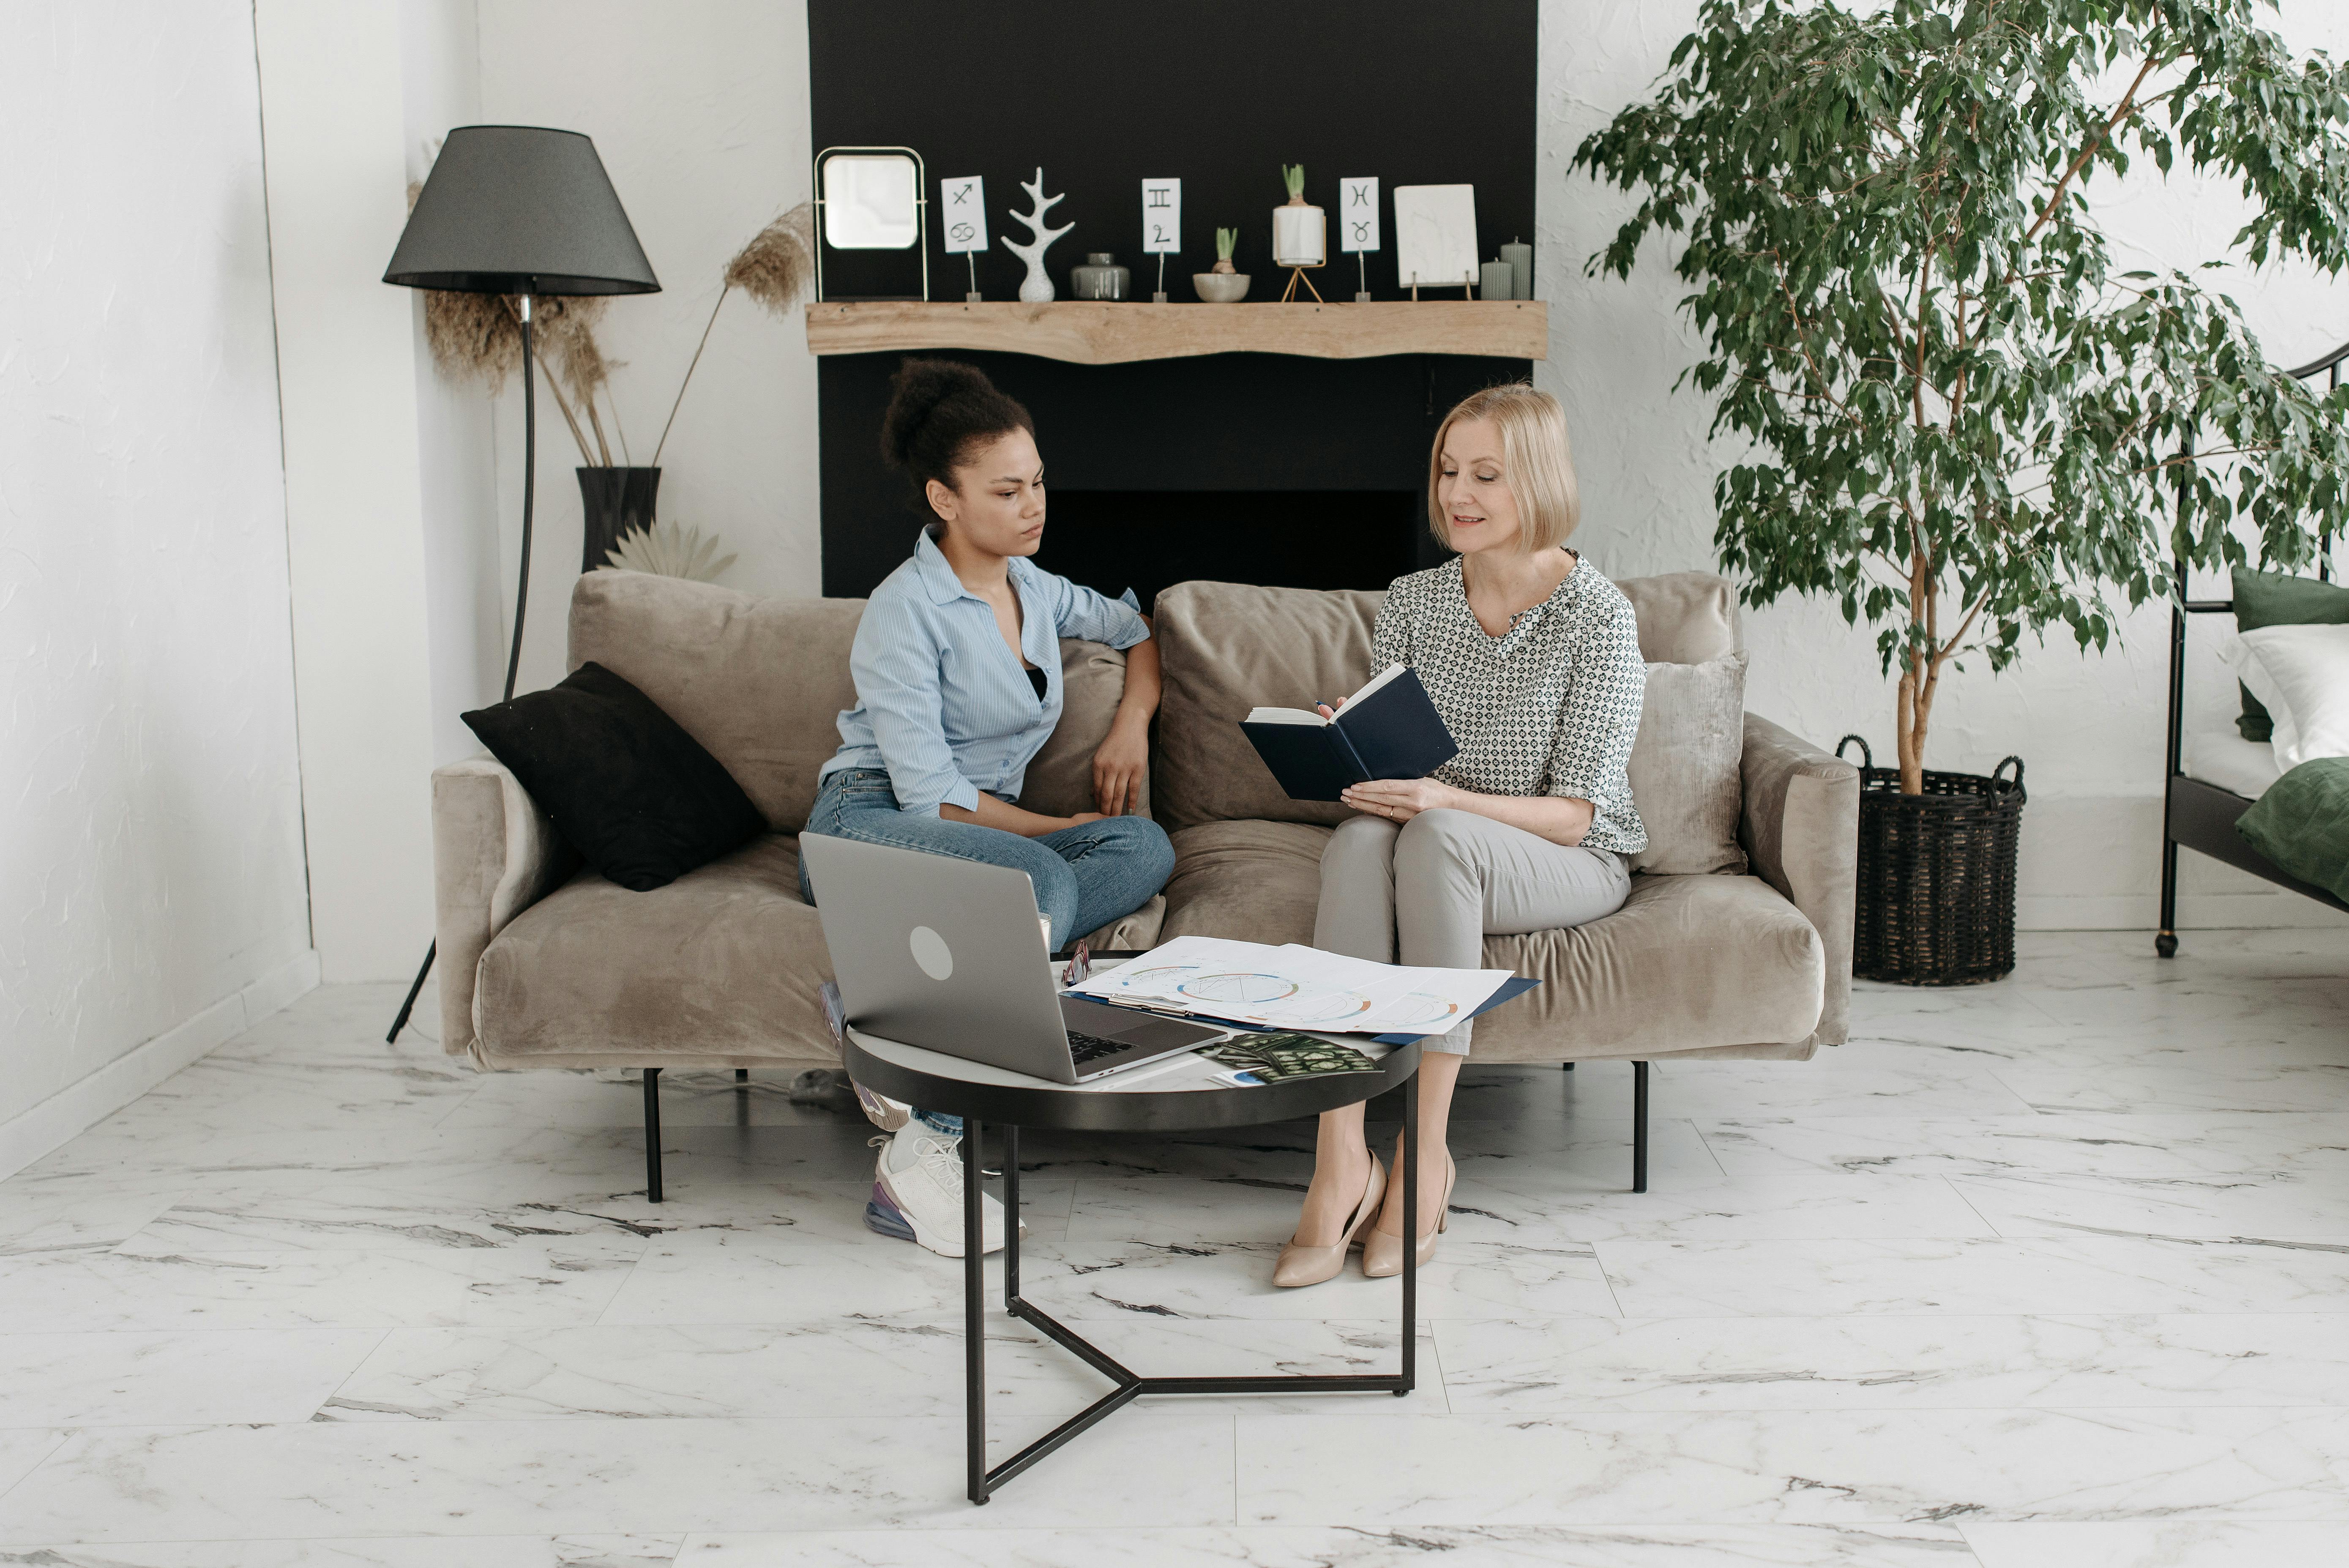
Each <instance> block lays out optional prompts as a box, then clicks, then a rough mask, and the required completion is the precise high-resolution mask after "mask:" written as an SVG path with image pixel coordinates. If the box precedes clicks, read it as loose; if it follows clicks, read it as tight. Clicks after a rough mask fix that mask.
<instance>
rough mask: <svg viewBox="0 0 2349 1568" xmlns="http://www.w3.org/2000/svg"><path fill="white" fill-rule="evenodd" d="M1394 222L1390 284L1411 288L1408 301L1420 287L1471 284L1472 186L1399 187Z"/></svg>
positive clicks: (1473, 240) (1473, 262)
mask: <svg viewBox="0 0 2349 1568" xmlns="http://www.w3.org/2000/svg"><path fill="white" fill-rule="evenodd" d="M1394 226H1395V282H1396V283H1397V284H1398V285H1400V286H1402V287H1404V288H1407V289H1409V290H1411V296H1412V298H1413V299H1414V300H1416V299H1417V298H1418V297H1419V291H1420V290H1421V289H1423V288H1467V287H1472V286H1474V285H1475V282H1476V187H1475V186H1474V185H1398V186H1396V187H1395V188H1394ZM1469 297H1471V298H1474V297H1475V296H1474V295H1473V294H1472V295H1470V296H1469Z"/></svg>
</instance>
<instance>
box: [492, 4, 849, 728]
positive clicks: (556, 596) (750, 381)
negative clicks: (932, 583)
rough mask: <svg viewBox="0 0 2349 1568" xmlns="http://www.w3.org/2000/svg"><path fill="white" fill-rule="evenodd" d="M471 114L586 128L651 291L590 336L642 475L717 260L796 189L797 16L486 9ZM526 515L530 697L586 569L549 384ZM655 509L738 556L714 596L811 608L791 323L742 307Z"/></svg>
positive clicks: (686, 422) (570, 7) (695, 394)
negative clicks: (532, 511)
mask: <svg viewBox="0 0 2349 1568" xmlns="http://www.w3.org/2000/svg"><path fill="white" fill-rule="evenodd" d="M477 5H478V9H479V16H480V38H481V115H482V118H483V119H489V120H494V121H500V122H510V123H515V124H523V125H550V126H556V127H560V128H562V129H564V130H579V131H585V133H587V134H588V135H589V136H591V137H593V138H594V139H595V149H596V151H597V152H599V153H600V154H601V155H602V157H603V160H604V166H605V169H606V170H607V171H610V173H611V176H612V183H613V186H614V188H615V189H616V190H617V191H618V192H619V195H620V201H621V202H622V204H623V205H624V206H626V209H627V212H628V218H629V221H630V222H631V223H633V224H634V225H635V227H636V237H637V239H638V240H639V241H641V242H642V243H643V245H644V247H645V254H646V255H647V257H649V258H650V259H651V261H652V264H653V271H654V273H655V275H657V276H658V277H659V279H660V281H661V286H662V289H663V292H662V293H659V294H656V295H647V296H635V297H630V298H621V299H615V300H613V301H612V302H611V305H610V306H609V313H608V315H607V316H606V317H605V320H606V323H607V325H606V327H605V328H604V329H603V331H602V333H601V339H602V342H603V344H604V348H605V353H606V354H607V355H608V356H609V357H611V358H614V359H616V360H621V361H625V362H626V363H625V368H623V369H620V370H619V371H618V372H617V373H616V375H615V377H614V389H615V392H616V399H617V402H618V406H619V411H620V423H621V427H622V429H623V430H624V431H626V437H627V442H628V447H629V450H630V452H632V453H633V454H634V457H635V460H636V462H650V461H651V453H652V451H653V447H654V444H655V443H656V442H657V441H658V440H659V438H660V432H661V424H662V421H664V420H666V419H667V416H668V411H669V406H670V403H671V401H672V400H674V399H675V397H676V395H677V389H678V382H679V380H680V379H681V378H682V377H683V376H684V374H685V368H686V365H687V362H688V360H690V359H691V358H692V357H693V347H694V344H695V342H696V341H697V340H698V338H699V337H700V336H701V330H702V327H703V326H704V324H705V323H707V322H708V320H709V311H710V307H711V306H712V305H713V304H715V303H716V301H717V299H718V295H719V286H720V282H719V280H720V276H721V275H722V274H723V272H724V270H725V266H726V263H727V262H728V261H729V260H730V258H731V257H732V256H733V254H734V253H735V252H736V251H738V250H740V248H741V246H742V245H743V244H744V243H745V242H747V241H748V240H749V239H750V236H751V235H753V234H757V233H758V232H759V230H760V229H761V227H763V226H764V225H765V224H766V223H767V222H768V220H770V219H771V218H772V217H774V216H775V215H777V214H778V213H781V212H782V211H784V210H785V209H787V208H790V207H792V206H794V205H796V204H798V203H799V202H801V201H802V200H803V199H804V198H805V197H806V196H807V194H808V164H809V161H810V160H811V158H812V152H811V150H810V148H809V146H808V89H807V80H808V65H807V12H806V8H805V6H804V5H802V4H796V3H789V0H786V3H781V4H770V3H767V0H675V3H672V4H667V5H658V6H648V5H636V4H631V3H629V0H477ZM538 412H539V421H538V435H539V443H538V447H539V450H538V515H537V537H536V543H535V545H534V546H533V569H532V574H531V599H530V602H531V611H530V616H529V619H528V626H527V628H526V632H525V636H524V639H523V674H522V682H521V685H522V689H523V690H524V691H528V690H531V689H533V688H536V687H542V686H547V685H552V684H553V683H554V682H555V681H556V680H561V679H562V677H563V673H564V657H563V652H564V617H565V615H566V613H567V611H568V607H569V604H570V598H571V586H572V584H573V583H574V581H576V580H577V578H578V575H579V547H580V546H579V541H580V507H579V485H578V481H577V479H576V478H575V476H574V473H573V470H574V468H575V467H576V466H577V465H578V463H579V461H580V459H579V453H578V450H577V449H576V448H575V447H574V445H573V444H572V441H571V437H570V434H569V432H568V431H566V430H565V429H564V424H563V420H562V416H561V415H559V414H558V413H556V412H555V411H554V408H553V406H552V403H551V401H550V400H548V399H547V398H546V396H545V395H544V389H543V386H542V388H541V392H540V397H539V410H538ZM522 447H523V441H522V396H521V391H520V389H519V387H518V386H511V385H510V386H509V387H508V389H507V390H506V394H505V396H504V397H503V398H502V399H501V400H499V402H498V406H497V463H498V506H497V512H498V520H499V525H500V527H501V529H502V537H503V539H504V541H505V543H504V547H503V556H502V558H503V561H504V563H505V566H504V569H503V571H502V574H501V577H502V581H503V582H505V583H506V585H507V587H506V588H505V589H504V591H503V595H502V598H503V600H504V602H507V603H508V604H509V607H510V604H511V599H512V568H513V564H514V562H515V559H516V556H517V553H518V550H519V544H520V526H521V508H522ZM661 468H662V470H663V472H662V474H661V491H660V514H661V515H662V516H663V517H665V518H674V519H677V520H678V521H680V522H683V523H687V524H692V525H693V526H696V527H698V528H700V529H702V530H703V531H705V532H710V531H715V532H716V533H718V534H719V535H722V536H723V537H724V540H725V547H726V549H727V550H729V551H732V552H735V553H737V554H739V555H740V557H741V559H740V561H738V562H737V563H736V565H735V566H734V568H733V570H732V571H731V572H730V574H729V575H728V576H727V577H726V579H725V580H726V582H727V583H728V584H729V585H730V586H732V587H743V588H747V589H750V590H751V591H754V592H760V593H770V594H785V595H807V596H813V595H815V594H818V593H820V592H822V577H821V574H820V572H819V569H818V567H819V557H818V550H819V544H818V529H817V518H816V411H815V361H814V360H812V358H809V357H808V354H807V348H806V334H805V329H804V326H803V323H802V319H801V317H800V316H799V313H798V312H796V311H795V312H793V318H792V320H791V321H789V322H788V323H786V322H780V321H777V320H776V319H774V318H773V317H770V316H768V315H767V314H765V313H764V312H763V311H762V310H761V308H760V307H759V306H756V305H753V304H752V303H751V302H750V301H749V300H747V299H744V298H742V297H741V296H735V297H733V298H731V299H730V300H728V301H727V302H726V306H725V309H724V312H723V313H722V315H721V316H720V317H719V321H718V326H717V329H716V330H715V331H714V332H713V333H711V335H710V337H709V349H708V351H707V352H706V353H704V355H703V356H702V359H701V366H700V369H698V370H697V371H696V372H695V373H694V378H693V386H692V389H691V391H690V392H689V393H688V396H687V399H686V402H685V405H684V408H683V410H682V411H681V412H680V413H679V414H678V418H677V425H676V429H675V431H674V432H673V433H672V434H671V435H670V437H669V440H668V446H667V450H666V451H665V452H663V453H662V456H661Z"/></svg>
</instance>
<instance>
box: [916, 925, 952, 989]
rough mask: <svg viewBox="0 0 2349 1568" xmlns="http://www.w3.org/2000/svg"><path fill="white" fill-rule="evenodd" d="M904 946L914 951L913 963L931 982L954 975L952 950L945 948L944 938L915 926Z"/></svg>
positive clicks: (925, 927) (922, 927)
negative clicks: (917, 965) (918, 966)
mask: <svg viewBox="0 0 2349 1568" xmlns="http://www.w3.org/2000/svg"><path fill="white" fill-rule="evenodd" d="M905 945H906V946H907V947H909V948H911V949H912V950H913V951H914V961H915V962H916V963H917V964H919V965H920V966H921V968H922V972H923V973H924V974H926V975H928V976H929V977H930V978H931V979H932V980H945V979H947V978H948V977H949V976H951V975H952V974H953V973H954V950H952V949H950V948H948V947H947V940H946V938H944V937H942V936H940V935H938V933H937V932H936V931H934V930H932V929H930V928H929V927H927V926H916V927H915V928H914V929H913V934H912V935H910V936H908V937H907V938H906V939H905Z"/></svg>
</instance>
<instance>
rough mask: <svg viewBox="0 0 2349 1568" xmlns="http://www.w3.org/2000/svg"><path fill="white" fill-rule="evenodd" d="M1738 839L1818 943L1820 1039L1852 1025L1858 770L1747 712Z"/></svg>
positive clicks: (1837, 1040) (1844, 1033)
mask: <svg viewBox="0 0 2349 1568" xmlns="http://www.w3.org/2000/svg"><path fill="white" fill-rule="evenodd" d="M1739 773H1740V774H1741V776H1742V782H1743V784H1744V791H1745V802H1744V809H1743V811H1742V813H1741V815H1740V820H1739V822H1738V829H1737V836H1738V839H1739V841H1740V842H1741V843H1743V844H1744V846H1745V853H1746V856H1747V857H1748V858H1749V859H1750V860H1751V861H1752V862H1753V866H1754V873H1755V874H1756V875H1757V876H1759V877H1761V878H1762V879H1763V880H1764V881H1765V882H1767V883H1769V884H1770V886H1772V887H1773V888H1777V889H1778V891H1779V892H1781V893H1783V894H1785V896H1786V899H1787V901H1788V902H1790V903H1792V904H1793V905H1794V906H1795V908H1796V909H1800V910H1801V911H1802V912H1803V915H1804V917H1805V918H1806V919H1808V920H1809V921H1810V922H1811V924H1812V925H1813V926H1814V927H1815V928H1816V929H1817V931H1818V933H1819V938H1820V940H1822V941H1823V942H1825V943H1826V960H1827V979H1826V997H1825V998H1824V1000H1823V1002H1822V1005H1821V1008H1820V1012H1819V1026H1818V1032H1817V1033H1816V1035H1815V1036H1814V1038H1815V1039H1816V1042H1817V1043H1818V1044H1822V1045H1840V1044H1843V1043H1844V1041H1845V1039H1846V1038H1847V1037H1848V1035H1849V1033H1850V1030H1851V928H1852V912H1853V909H1855V907H1856V905H1857V898H1858V893H1859V770H1858V769H1857V768H1855V767H1853V766H1852V765H1851V764H1850V763H1846V762H1842V761H1839V760H1838V759H1837V758H1836V757H1834V756H1833V755H1831V754H1829V753H1826V752H1823V751H1820V750H1819V749H1818V748H1817V747H1816V746H1814V745H1812V744H1811V743H1810V742H1808V741H1806V740H1804V739H1803V738H1802V737H1801V736H1799V735H1796V734H1795V733H1794V732H1792V731H1791V730H1787V729H1785V728H1783V727H1782V726H1780V725H1777V724H1774V723H1772V722H1770V721H1769V720H1767V719H1764V718H1762V717H1760V716H1758V715H1756V714H1753V713H1748V714H1746V715H1745V753H1744V760H1743V762H1742V763H1740V766H1739Z"/></svg>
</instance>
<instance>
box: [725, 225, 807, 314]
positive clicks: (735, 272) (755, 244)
mask: <svg viewBox="0 0 2349 1568" xmlns="http://www.w3.org/2000/svg"><path fill="white" fill-rule="evenodd" d="M814 276H815V204H814V203H813V202H801V203H800V204H799V205H798V206H796V207H793V208H792V210H791V211H790V212H788V213H784V214H783V215H782V216H781V217H780V218H777V219H776V220H775V221H774V222H773V223H769V224H768V225H767V226H766V227H765V228H763V229H761V230H760V231H759V232H758V233H757V234H753V235H752V236H751V237H750V244H747V245H744V246H743V247H742V248H741V249H740V250H739V251H737V252H735V253H734V259H733V260H732V261H730V262H728V263H727V264H726V286H727V287H728V288H739V289H740V290H741V291H742V292H743V293H745V294H747V295H749V296H750V297H751V298H753V299H755V300H757V301H758V302H759V303H760V304H761V305H763V306H766V307H767V308H768V309H769V310H771V311H773V312H774V313H775V314H776V315H778V316H781V315H782V314H783V313H784V312H786V311H788V310H790V309H791V307H792V306H793V305H795V304H797V303H798V302H799V297H800V296H801V295H802V294H804V293H806V292H807V286H808V284H809V283H810V282H811V281H812V280H813V278H814ZM720 297H723V296H720Z"/></svg>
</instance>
